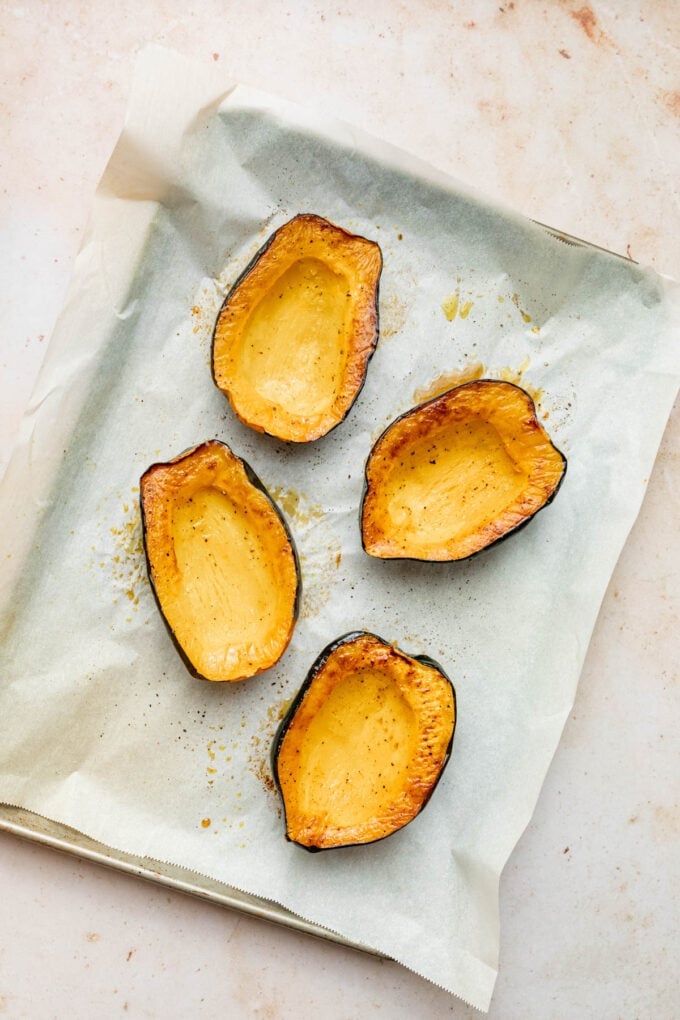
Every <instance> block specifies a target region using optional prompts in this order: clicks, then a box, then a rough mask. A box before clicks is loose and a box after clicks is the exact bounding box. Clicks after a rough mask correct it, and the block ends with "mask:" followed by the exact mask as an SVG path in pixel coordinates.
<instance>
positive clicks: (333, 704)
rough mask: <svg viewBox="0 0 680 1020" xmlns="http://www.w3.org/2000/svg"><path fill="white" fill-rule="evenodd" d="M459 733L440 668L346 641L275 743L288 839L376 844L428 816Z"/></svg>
mask: <svg viewBox="0 0 680 1020" xmlns="http://www.w3.org/2000/svg"><path fill="white" fill-rule="evenodd" d="M455 725H456V698H455V692H454V689H453V685H452V684H451V681H450V680H449V679H448V677H447V676H446V674H445V673H444V672H443V670H442V669H441V667H440V666H438V665H437V663H436V662H434V661H432V660H431V659H428V658H426V657H416V658H412V657H411V656H409V655H405V654H404V653H403V652H401V651H399V649H397V648H395V647H394V646H393V645H389V644H387V643H386V642H385V641H383V640H382V639H381V638H379V637H376V636H375V635H374V634H368V633H364V632H359V633H353V634H346V635H345V636H344V637H341V638H338V639H337V640H336V641H334V642H333V643H332V644H330V645H329V646H328V647H327V648H326V649H325V650H324V651H323V652H322V653H321V655H320V656H319V658H318V659H317V660H316V662H315V663H314V665H313V666H312V669H311V671H310V673H309V675H308V677H307V679H306V680H305V682H304V684H303V686H302V687H301V689H300V691H299V693H298V695H297V697H296V698H295V700H294V702H293V704H292V705H291V708H290V710H289V711H288V713H287V715H286V718H285V719H284V721H283V723H282V724H281V727H280V729H279V732H278V734H277V736H276V739H275V741H274V748H273V764H274V775H275V779H276V782H277V784H278V787H279V789H280V792H281V796H282V798H283V804H284V808H285V815H286V837H287V839H289V840H290V841H292V842H294V843H299V844H300V845H301V846H303V847H305V848H306V849H307V850H326V849H329V848H331V847H341V846H351V845H356V844H361V843H372V842H375V841H376V840H378V839H383V837H385V836H389V835H390V834H391V833H393V832H396V831H397V829H401V828H403V826H404V825H406V824H407V823H408V822H410V821H412V820H413V818H415V816H416V815H417V814H418V813H419V812H420V811H422V809H423V807H424V806H425V804H426V803H427V801H428V800H429V798H430V796H431V794H432V791H433V790H434V788H435V786H436V785H437V782H438V780H439V778H440V776H441V774H442V772H443V770H444V766H445V765H446V763H447V761H448V759H449V755H450V753H451V744H452V741H453V733H454V729H455Z"/></svg>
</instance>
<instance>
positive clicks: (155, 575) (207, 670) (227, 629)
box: [141, 440, 299, 680]
mask: <svg viewBox="0 0 680 1020" xmlns="http://www.w3.org/2000/svg"><path fill="white" fill-rule="evenodd" d="M141 503H142V517H143V529H144V543H145V548H146V554H147V560H148V566H149V576H150V579H151V583H152V586H153V589H154V592H155V595H156V599H157V601H158V605H159V607H160V610H161V613H162V615H163V617H164V619H165V622H166V623H167V626H168V628H169V630H170V633H171V635H172V636H173V638H174V640H175V642H176V644H177V646H178V647H179V649H180V651H181V653H182V655H183V657H184V659H185V661H186V663H187V665H188V666H189V668H190V670H191V672H192V673H194V675H196V676H199V677H201V678H204V679H206V680H241V679H244V678H245V677H249V676H253V675H254V674H256V673H259V672H261V671H262V670H264V669H268V668H269V667H270V666H273V665H274V663H276V662H277V661H278V659H279V658H280V657H281V655H282V654H283V652H284V651H285V648H286V646H287V645H288V642H289V641H290V638H291V635H292V632H293V627H294V624H295V618H296V615H297V605H298V590H299V568H298V563H297V558H296V554H295V550H294V547H293V543H292V539H291V537H290V534H289V533H288V530H287V528H286V525H285V523H284V521H283V518H282V517H281V515H280V513H279V511H278V509H277V507H276V506H275V504H274V502H273V501H272V499H271V498H270V497H269V495H268V494H267V493H266V491H265V490H264V488H263V487H262V484H261V483H260V481H259V480H258V479H257V477H256V476H255V475H254V473H253V472H252V471H251V469H250V468H249V467H248V466H247V465H246V464H245V463H244V462H243V461H242V460H241V459H240V458H239V457H237V456H235V454H233V453H232V452H231V450H230V449H229V448H228V447H227V446H225V445H224V444H223V443H219V442H217V441H216V440H213V441H210V442H207V443H204V444H203V445H202V446H198V447H195V448H194V449H193V450H190V451H188V452H187V453H184V454H182V455H181V456H179V457H177V458H176V459H175V460H173V461H170V462H169V463H167V464H154V465H153V466H152V467H150V468H149V469H148V471H146V473H145V474H144V475H143V476H142V480H141Z"/></svg>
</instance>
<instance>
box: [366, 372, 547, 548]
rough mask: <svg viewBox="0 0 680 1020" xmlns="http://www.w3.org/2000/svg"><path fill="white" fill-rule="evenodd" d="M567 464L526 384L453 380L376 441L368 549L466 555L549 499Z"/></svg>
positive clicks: (370, 468)
mask: <svg viewBox="0 0 680 1020" xmlns="http://www.w3.org/2000/svg"><path fill="white" fill-rule="evenodd" d="M566 466H567V462H566V459H565V457H564V456H563V455H562V454H561V453H560V451H559V450H558V449H557V448H556V447H555V446H554V445H553V443H552V442H551V440H550V438H549V436H548V434H547V432H546V431H545V429H544V428H543V426H542V425H541V423H540V422H539V420H538V418H537V416H536V408H535V406H534V402H533V400H532V399H531V397H530V396H529V394H528V393H526V392H525V391H524V390H523V389H521V388H520V387H519V386H516V385H514V384H513V383H507V382H496V381H494V380H489V379H481V380H479V381H476V382H470V383H465V384H464V385H462V386H456V387H454V388H453V389H451V390H448V391H447V392H446V393H442V394H441V395H440V396H437V397H435V398H434V399H432V400H428V401H426V402H425V403H423V404H420V405H419V406H418V407H415V408H414V409H413V410H411V411H408V412H407V413H406V414H404V415H402V416H401V417H400V418H397V420H396V421H394V422H393V423H392V424H391V425H390V426H389V427H388V428H387V429H386V430H385V432H383V434H382V436H381V437H380V438H379V439H378V441H377V442H376V444H375V446H374V447H373V449H372V451H371V453H370V455H369V457H368V461H367V463H366V484H365V489H364V496H363V502H362V509H361V533H362V542H363V546H364V549H365V550H366V552H367V553H369V554H370V555H371V556H376V557H379V558H382V559H401V558H404V559H416V560H461V559H465V558H466V557H468V556H472V555H473V554H474V553H477V552H479V551H480V550H482V549H485V548H486V547H487V546H489V545H491V544H492V543H493V542H497V541H498V540H499V539H501V538H504V537H505V536H506V535H509V534H511V533H512V532H514V531H516V530H517V529H518V528H519V527H521V526H522V525H524V524H526V523H528V521H530V520H531V518H532V517H533V516H534V515H535V514H536V513H538V511H539V510H541V509H542V507H544V506H546V505H547V504H548V503H550V501H551V500H552V499H553V497H554V496H555V493H556V492H557V490H558V488H559V486H560V484H561V482H562V479H563V477H564V472H565V470H566Z"/></svg>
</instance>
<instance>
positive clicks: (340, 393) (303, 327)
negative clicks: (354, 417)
mask: <svg viewBox="0 0 680 1020" xmlns="http://www.w3.org/2000/svg"><path fill="white" fill-rule="evenodd" d="M381 267H382V256H381V253H380V248H379V247H378V245H377V244H375V242H373V241H369V240H367V239H366V238H363V237H358V236H356V235H353V234H348V233H347V232H346V231H344V230H342V229H341V228H340V227H336V226H335V225H334V224H332V223H329V222H328V221H327V220H324V219H322V218H321V217H319V216H313V215H310V214H303V215H300V216H296V217H295V218H294V219H292V220H290V221H289V222H288V223H286V224H285V225H284V226H283V227H281V228H280V229H279V230H277V231H276V233H275V234H274V235H273V236H272V237H271V238H270V239H269V241H268V242H267V244H266V245H265V246H264V248H262V249H261V251H260V252H258V254H257V255H256V257H255V259H254V260H253V262H252V263H251V264H250V266H249V267H248V268H247V269H246V271H245V273H244V274H243V275H242V276H241V277H240V278H239V280H238V281H237V282H236V284H235V285H234V286H233V288H232V289H231V291H230V292H229V294H228V295H227V297H226V299H225V302H224V304H223V306H222V309H221V311H220V314H219V316H218V319H217V323H216V326H215V333H214V337H213V376H214V379H215V382H216V384H217V386H218V387H219V388H220V389H221V390H222V391H223V392H224V393H225V394H226V395H227V396H228V398H229V400H230V402H231V405H232V407H233V409H234V411H235V413H236V414H237V416H238V417H239V418H240V419H241V420H242V421H243V422H244V423H245V424H247V425H250V426H251V427H252V428H254V429H256V430H258V431H260V432H267V433H269V434H270V435H273V436H277V437H278V438H280V439H285V440H289V441H292V442H307V441H309V440H312V439H317V438H319V437H320V436H322V435H325V434H326V433H327V432H328V431H330V429H331V428H333V427H334V426H335V425H337V424H338V423H339V422H340V421H341V420H342V419H343V418H344V417H345V415H346V414H347V412H348V411H349V408H350V407H351V405H352V403H353V402H354V400H355V399H356V396H357V394H358V392H359V390H360V389H361V386H362V384H363V381H364V377H365V373H366V367H367V364H368V360H369V358H370V356H371V354H372V352H373V349H374V347H375V344H376V342H377V338H378V313H377V294H378V280H379V277H380V271H381Z"/></svg>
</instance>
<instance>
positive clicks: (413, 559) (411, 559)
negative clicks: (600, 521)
mask: <svg viewBox="0 0 680 1020" xmlns="http://www.w3.org/2000/svg"><path fill="white" fill-rule="evenodd" d="M499 381H500V380H498V379H474V380H473V381H472V382H469V383H461V385H460V386H452V387H451V389H453V390H457V389H463V387H465V386H472V385H474V384H475V383H480V382H499ZM503 382H505V380H503ZM505 385H506V386H514V388H515V389H516V390H521V392H522V393H524V394H525V395H526V396H527V397H529V400H531V403H532V406H533V408H534V413H535V411H536V404H535V403H534V400H533V398H532V397H531V395H530V394H529V393H527V391H526V390H525V389H523V388H522V387H521V386H518V385H517V384H516V383H510V382H505ZM449 392H450V390H444V391H443V392H442V393H438V394H437V395H436V396H434V397H429V398H428V399H427V400H424V401H423V402H422V403H421V404H415V405H414V406H413V407H410V408H409V409H408V411H404V412H403V414H398V415H397V417H396V418H394V419H393V420H392V421H391V422H390V423H389V425H388V426H387V427H386V428H384V429H383V431H382V432H381V433H380V435H379V436H378V438H377V439H376V441H375V442H374V443H373V446H372V447H371V450H370V453H369V454H368V457H367V458H366V465H365V467H364V484H363V490H362V493H361V503H360V505H359V531H360V533H361V548H362V549H363V551H364V552H365V553H366V555H367V556H371V559H375V560H382V562H383V563H390V562H393V563H394V562H396V563H431V564H432V565H433V566H435V567H436V566H439V567H442V566H446V564H447V563H465V562H466V561H467V560H472V559H474V558H475V557H476V556H481V555H482V553H485V552H487V550H489V549H492V548H494V547H495V546H497V545H498V544H499V543H500V542H504V541H505V540H506V538H510V536H511V535H516V534H517V532H518V531H521V530H522V529H523V528H526V526H527V524H530V523H531V521H533V519H534V517H535V516H536V514H540V512H541V510H544V509H545V508H546V507H547V506H550V504H551V503H552V501H553V500H554V498H555V496H556V495H557V493H558V492H559V491H560V489H561V488H562V483H563V481H564V479H565V476H566V473H567V458H566V457H565V456H564V454H563V453H562V451H561V450H560V449H558V447H556V446H555V444H554V443H553V441H552V439H551V440H550V444H551V446H552V448H553V449H554V451H555V453H558V454H559V455H560V457H561V458H562V474H561V476H560V480H559V482H558V483H557V485H556V486H555V489H554V491H553V492H552V494H551V496H550V497H549V498H548V499H546V501H545V503H542V504H541V506H539V508H538V510H536V511H535V512H534V513H533V514H531V516H530V517H527V518H526V519H525V520H523V521H520V523H519V524H518V525H517V526H516V527H514V528H511V529H510V530H509V531H506V532H505V533H504V534H503V535H499V536H498V538H496V539H494V541H493V542H489V544H488V545H485V546H484V547H483V548H482V549H478V550H477V551H476V552H473V553H470V555H469V556H462V557H460V558H459V559H457V560H454V559H452V560H427V559H421V558H420V557H418V556H389V557H387V556H386V557H382V556H372V555H371V553H369V552H368V551H367V550H366V545H365V543H364V529H363V527H362V522H363V516H364V502H365V500H366V494H367V492H368V465H369V463H370V460H371V457H372V455H373V451H374V449H375V448H376V446H377V445H378V443H379V442H380V440H381V439H382V438H383V436H384V435H385V433H386V432H389V430H390V429H391V428H392V427H393V426H394V425H396V424H397V422H400V421H403V419H404V418H407V417H408V416H409V415H411V414H414V413H415V412H416V411H420V410H422V408H424V407H427V405H428V404H432V403H434V401H435V400H439V398H440V397H443V396H444V393H449Z"/></svg>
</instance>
